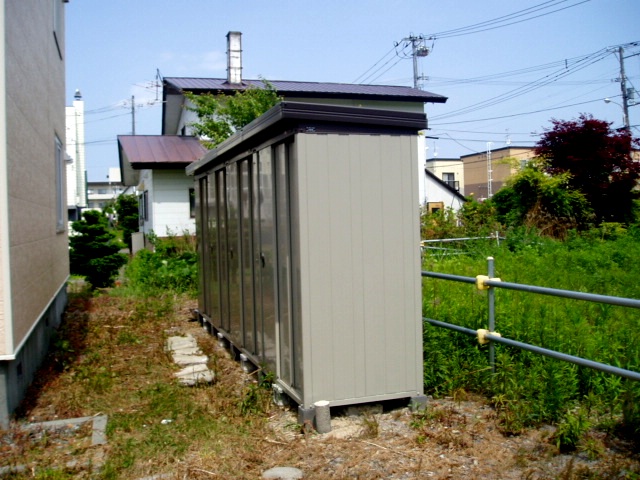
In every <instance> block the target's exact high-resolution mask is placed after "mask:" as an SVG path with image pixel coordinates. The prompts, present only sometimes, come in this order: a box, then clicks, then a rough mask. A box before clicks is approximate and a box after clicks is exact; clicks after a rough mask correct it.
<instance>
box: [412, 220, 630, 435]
mask: <svg viewBox="0 0 640 480" xmlns="http://www.w3.org/2000/svg"><path fill="white" fill-rule="evenodd" d="M603 232H604V234H603ZM511 233H512V235H513V236H512V237H509V236H507V241H506V242H502V243H501V245H499V246H498V245H496V244H495V243H488V244H486V245H484V248H482V249H475V250H474V249H468V250H467V251H466V255H463V256H456V257H440V258H437V257H434V256H427V257H426V258H425V260H424V264H423V268H424V269H426V270H431V271H438V272H444V273H451V274H456V275H462V276H469V277H475V276H476V275H481V274H482V275H486V273H487V262H486V257H487V256H489V255H490V256H492V257H494V259H495V269H496V276H497V277H500V278H502V279H503V280H504V281H509V282H514V283H521V284H529V285H538V286H544V287H551V288H557V289H566V290H575V291H582V292H590V293H597V294H603V295H613V296H621V297H628V298H639V299H640V284H639V283H638V282H636V281H635V279H636V278H637V277H638V275H640V263H639V262H638V261H637V252H638V251H639V248H640V235H639V234H638V231H637V230H636V229H634V228H630V229H629V230H627V231H625V230H623V229H620V228H614V226H606V228H604V227H603V229H599V230H598V231H596V232H590V233H589V234H587V235H578V234H576V233H575V232H574V233H572V234H569V235H568V239H567V240H566V241H564V242H560V241H555V240H550V239H548V238H542V237H539V236H536V235H535V233H533V232H528V231H526V230H522V229H520V230H514V231H513V232H511ZM495 296H496V304H495V305H496V310H495V311H496V330H497V331H498V332H500V333H501V334H502V336H503V337H507V338H511V339H514V340H518V341H522V342H525V343H530V344H533V345H538V346H541V347H544V348H548V349H551V350H556V351H560V352H563V353H567V354H570V355H576V356H580V357H583V358H587V359H590V360H594V361H598V362H602V363H606V364H611V365H615V366H619V367H622V368H626V369H630V370H633V371H640V331H639V330H638V328H637V326H638V324H639V323H640V311H639V310H637V309H631V308H625V307H618V306H612V305H605V304H598V303H591V302H584V301H578V300H570V299H562V298H557V297H552V296H546V295H537V294H531V293H527V292H516V291H511V290H505V289H496V291H495ZM423 314H424V316H425V317H427V318H434V319H436V320H441V321H445V322H449V323H453V324H457V325H461V326H464V327H467V328H471V329H478V328H487V321H488V320H487V319H488V303H487V294H486V292H484V291H482V292H481V291H478V290H477V289H476V288H475V287H474V286H471V285H469V284H462V283H457V282H449V281H444V280H435V279H424V280H423ZM495 349H496V374H495V375H492V374H491V373H490V372H489V371H487V370H486V367H487V366H488V348H487V347H486V346H480V345H478V344H477V342H476V341H474V340H473V339H472V338H471V337H469V336H466V335H463V334H459V333H453V332H451V331H449V330H444V329H441V328H437V327H433V326H431V325H428V324H427V325H425V328H424V359H425V362H424V365H425V368H424V371H425V389H426V390H427V391H428V392H431V393H434V394H451V392H453V391H455V389H457V388H464V389H467V390H472V391H478V392H482V393H484V394H487V395H489V396H490V397H492V398H494V404H496V405H497V406H499V408H498V411H499V414H500V416H501V419H502V420H503V425H504V428H505V431H509V432H511V433H515V432H517V431H519V430H520V429H521V428H523V427H525V426H530V425H539V424H541V423H545V422H558V421H560V420H561V419H562V418H564V417H565V415H566V413H565V412H567V411H570V410H571V409H572V408H573V407H574V406H575V405H576V404H580V405H582V406H583V408H585V409H586V411H588V412H589V414H590V415H592V416H595V417H597V418H615V419H618V420H616V421H618V422H622V423H623V424H624V427H625V428H626V429H627V430H629V431H630V432H638V431H640V408H638V407H637V405H640V386H638V385H637V382H626V381H623V380H622V379H620V378H619V377H615V376H613V375H610V374H605V373H602V372H598V371H594V370H590V369H588V368H586V367H578V366H575V365H573V364H567V363H564V362H561V361H559V360H552V359H549V358H546V357H541V356H537V355H535V354H532V353H528V352H524V351H521V350H518V349H514V348H510V347H506V346H504V345H496V346H495ZM563 441H564V440H563Z"/></svg>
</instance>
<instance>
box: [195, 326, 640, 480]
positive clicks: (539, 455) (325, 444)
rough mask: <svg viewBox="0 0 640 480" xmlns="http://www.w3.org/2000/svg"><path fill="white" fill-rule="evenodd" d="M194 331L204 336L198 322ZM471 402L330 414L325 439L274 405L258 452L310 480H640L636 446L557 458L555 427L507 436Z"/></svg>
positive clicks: (491, 413)
mask: <svg viewBox="0 0 640 480" xmlns="http://www.w3.org/2000/svg"><path fill="white" fill-rule="evenodd" d="M189 330H190V333H192V334H194V335H195V336H196V337H200V338H203V337H202V336H203V335H207V334H206V333H203V332H202V329H200V328H199V327H198V326H197V324H194V323H191V324H190V325H189ZM226 358H227V359H228V360H229V361H231V362H233V360H231V359H230V357H229V356H226ZM236 368H239V367H236ZM244 381H247V378H246V376H244ZM466 397H467V398H464V399H456V400H454V399H453V398H442V399H430V401H429V403H428V405H427V409H426V410H425V411H424V412H423V413H422V414H418V415H416V414H413V413H412V412H411V411H409V409H408V408H406V407H403V406H402V405H398V404H393V403H390V404H385V405H366V406H362V407H361V408H356V409H355V410H356V411H355V412H349V411H348V409H346V408H341V409H340V408H338V409H333V410H332V412H331V413H332V420H331V432H329V433H326V434H317V433H315V432H303V431H301V430H300V428H299V425H298V424H297V410H296V408H295V407H291V408H278V407H275V406H274V408H273V411H272V412H271V415H270V417H269V420H268V427H269V432H270V434H269V435H268V436H266V437H265V438H264V439H262V445H261V446H260V450H261V451H262V452H263V455H264V456H265V457H267V458H269V462H268V464H269V465H273V466H290V467H296V468H299V469H300V470H302V472H303V474H304V478H308V479H336V478H339V479H417V478H433V479H531V480H534V479H584V478H594V479H596V478H597V479H622V478H625V479H626V478H629V479H637V478H640V452H638V451H634V448H635V447H634V445H633V444H632V443H631V442H625V441H622V440H620V439H619V438H614V437H611V436H610V435H608V434H606V433H603V432H596V431H594V432H592V433H591V434H590V441H592V443H593V445H595V446H594V447H593V449H592V450H593V451H595V452H597V455H595V456H594V455H593V454H590V453H589V452H587V451H576V452H573V453H571V454H560V452H559V451H558V449H557V447H556V446H555V444H554V442H553V439H552V437H553V433H554V431H555V428H554V427H552V426H545V427H543V428H540V429H532V430H529V431H527V432H525V433H524V434H522V435H518V436H505V435H503V434H502V433H501V432H500V429H499V427H498V419H497V415H496V412H495V410H494V409H493V408H492V407H491V406H490V405H489V404H488V402H487V401H486V399H483V398H481V397H477V396H471V395H467V396H466ZM350 413H357V415H350ZM590 457H592V458H590ZM202 478H206V477H202Z"/></svg>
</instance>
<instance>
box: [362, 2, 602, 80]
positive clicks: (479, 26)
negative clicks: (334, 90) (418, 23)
mask: <svg viewBox="0 0 640 480" xmlns="http://www.w3.org/2000/svg"><path fill="white" fill-rule="evenodd" d="M569 1H573V2H575V3H572V4H571V5H566V6H563V7H562V8H556V9H555V10H551V11H545V10H549V9H552V8H555V7H558V6H559V5H561V4H563V3H566V2H569ZM589 1H591V0H579V1H578V0H548V1H546V2H543V3H540V4H538V5H534V6H532V7H529V8H525V9H524V10H518V11H516V12H513V13H510V14H508V15H503V16H501V17H497V18H494V19H490V20H486V21H483V22H479V23H476V24H472V25H468V26H466V27H460V28H456V29H452V30H444V31H442V32H436V33H431V34H429V35H423V36H422V37H424V38H425V39H428V40H436V39H442V38H450V37H458V36H462V35H471V34H474V33H480V32H484V31H487V30H493V29H497V28H502V27H506V26H509V25H514V24H517V23H522V22H527V21H529V20H533V19H535V18H539V17H542V16H546V15H551V14H552V13H556V12H559V11H561V10H566V9H568V8H572V7H576V6H578V5H581V4H583V3H587V2H589ZM543 11H545V12H544V13H539V14H537V15H533V14H536V13H538V12H543ZM515 19H518V20H516V21H513V20H515ZM406 46H407V44H405V47H406ZM394 50H395V47H394V48H392V49H391V50H389V51H388V52H387V53H385V54H384V55H383V56H382V57H381V58H380V59H379V60H378V61H377V62H376V63H374V64H373V65H372V66H371V67H369V68H368V69H367V70H366V71H365V72H364V73H363V74H361V75H360V76H358V77H357V78H356V79H355V80H354V81H353V83H358V82H360V83H367V81H368V80H369V79H372V80H369V83H371V82H373V81H375V80H377V79H378V78H380V77H381V76H382V75H383V74H384V73H386V72H387V71H388V70H389V69H390V68H392V67H393V66H395V65H396V64H397V63H398V62H395V63H394V64H393V65H391V67H388V68H387V69H386V70H384V71H382V69H383V68H384V66H386V65H388V63H389V62H390V61H391V59H392V58H393V56H402V55H399V54H398V52H397V51H396V52H395V55H392V54H393V53H394ZM390 55H391V59H389V60H387V61H386V62H385V63H384V64H383V65H382V66H379V65H380V63H381V62H383V61H384V60H385V59H387V57H388V56H390ZM405 58H411V57H409V56H406V57H405ZM376 67H377V68H376Z"/></svg>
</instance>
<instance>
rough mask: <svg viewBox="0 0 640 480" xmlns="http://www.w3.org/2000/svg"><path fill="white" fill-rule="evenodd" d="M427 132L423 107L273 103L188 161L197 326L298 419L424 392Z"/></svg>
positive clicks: (414, 396)
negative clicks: (317, 408)
mask: <svg viewBox="0 0 640 480" xmlns="http://www.w3.org/2000/svg"><path fill="white" fill-rule="evenodd" d="M424 128H426V116H425V115H424V114H420V113H409V112H398V111H389V110H379V109H367V108H354V107H342V106H334V105H331V106H330V105H318V104H305V103H293V102H283V103H280V104H278V105H277V106H275V107H274V108H272V109H271V110H269V111H268V112H267V113H265V114H264V115H263V116H261V117H260V118H259V119H257V120H256V121H254V122H252V123H251V124H249V125H248V126H247V127H245V128H244V129H243V130H242V131H240V132H237V133H236V134H234V135H233V136H232V137H231V138H229V139H227V140H226V141H225V142H224V143H222V144H220V145H219V146H218V148H216V149H215V150H212V151H210V152H208V153H207V154H206V155H205V156H204V157H203V158H202V159H200V160H198V161H197V162H195V163H193V164H191V165H190V166H189V167H187V173H188V174H190V175H194V176H195V183H196V198H197V200H196V209H197V213H196V220H197V232H198V240H199V253H200V271H201V275H200V277H201V286H200V287H201V288H200V296H199V315H200V320H201V321H202V322H203V323H204V324H206V325H207V326H208V327H209V328H210V330H211V331H212V333H214V334H217V335H219V336H223V337H224V338H225V339H226V340H228V341H229V342H230V343H231V344H232V345H233V348H234V349H236V351H237V352H240V353H243V354H244V355H245V356H246V358H248V359H249V360H250V361H251V362H252V363H254V364H255V365H259V366H263V367H265V368H266V369H267V370H270V371H271V372H273V373H274V374H275V377H276V383H277V384H278V385H280V387H281V388H282V389H283V390H284V391H285V392H286V393H287V394H288V395H289V396H290V397H291V398H293V399H294V400H295V401H296V402H298V404H299V405H300V412H301V413H300V415H301V418H307V419H308V418H312V416H313V413H312V412H313V410H312V407H313V404H314V403H315V402H317V401H320V400H326V401H329V402H330V404H331V405H348V404H357V403H365V402H372V401H381V400H389V399H397V398H411V399H413V400H414V401H417V402H421V401H423V400H424V396H423V378H422V377H423V367H422V322H421V276H420V254H419V242H420V238H419V206H418V203H417V201H416V199H417V198H418V195H417V188H418V169H417V167H416V165H417V140H416V137H417V132H418V131H419V130H421V129H424ZM309 412H311V413H309Z"/></svg>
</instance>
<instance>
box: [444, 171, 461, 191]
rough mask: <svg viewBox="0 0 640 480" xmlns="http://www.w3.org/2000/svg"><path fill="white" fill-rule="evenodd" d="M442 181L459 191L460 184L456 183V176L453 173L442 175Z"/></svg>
mask: <svg viewBox="0 0 640 480" xmlns="http://www.w3.org/2000/svg"><path fill="white" fill-rule="evenodd" d="M442 181H443V182H444V183H446V184H447V185H448V186H449V187H451V188H453V189H454V190H459V189H460V188H459V182H456V174H455V173H452V172H445V173H443V174H442Z"/></svg>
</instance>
